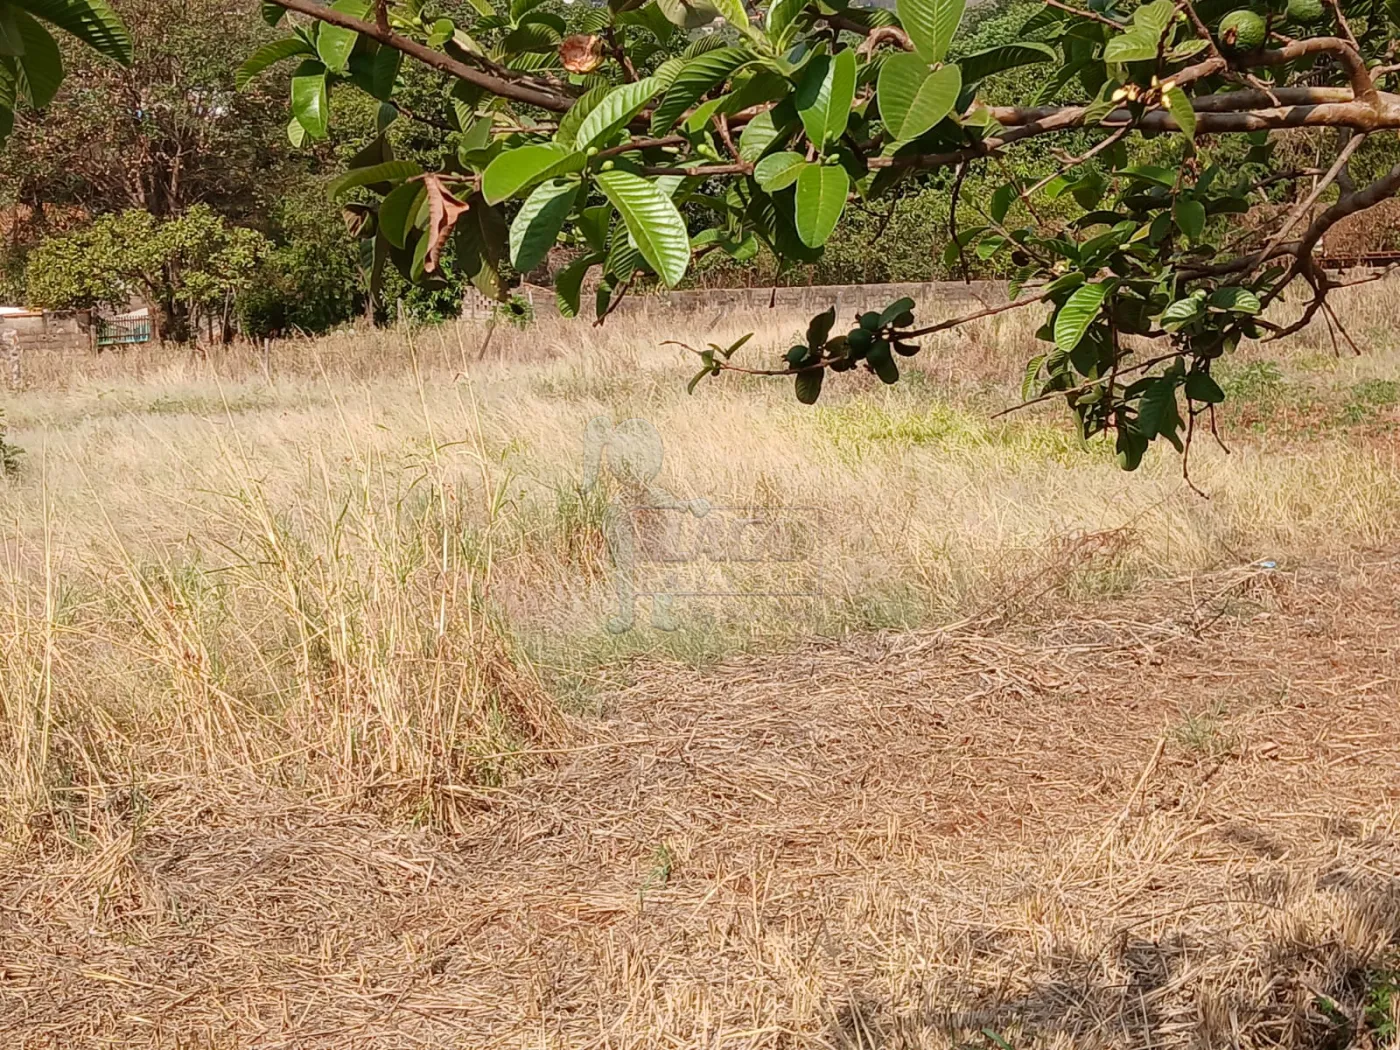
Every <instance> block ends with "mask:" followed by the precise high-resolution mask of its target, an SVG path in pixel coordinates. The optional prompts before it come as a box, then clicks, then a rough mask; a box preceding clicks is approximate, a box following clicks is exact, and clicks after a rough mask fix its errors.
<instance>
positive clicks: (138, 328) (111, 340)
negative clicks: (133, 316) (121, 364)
mask: <svg viewBox="0 0 1400 1050" xmlns="http://www.w3.org/2000/svg"><path fill="white" fill-rule="evenodd" d="M150 341H151V321H150V319H149V318H141V319H140V320H131V321H121V320H115V321H108V320H102V319H99V320H98V322H97V345H98V346H99V347H103V346H125V345H127V344H129V343H149V342H150Z"/></svg>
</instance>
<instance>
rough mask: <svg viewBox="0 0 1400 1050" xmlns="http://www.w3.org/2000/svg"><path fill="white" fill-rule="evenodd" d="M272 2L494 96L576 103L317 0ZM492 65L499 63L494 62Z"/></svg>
mask: <svg viewBox="0 0 1400 1050" xmlns="http://www.w3.org/2000/svg"><path fill="white" fill-rule="evenodd" d="M271 2H272V3H275V4H276V5H277V6H278V7H282V8H285V9H286V10H288V11H295V12H296V13H297V14H301V15H307V16H309V17H311V18H319V19H320V20H321V21H322V22H326V23H328V24H329V25H333V26H340V27H341V28H342V29H353V30H354V31H355V32H357V33H359V34H361V35H362V36H365V37H368V38H369V39H371V40H376V41H378V42H379V43H381V44H383V45H385V46H386V47H392V48H394V49H395V50H396V51H402V52H403V53H404V54H405V55H408V56H409V57H410V58H415V59H417V60H418V61H419V62H422V63H423V64H424V65H425V66H428V67H429V68H431V69H436V70H438V71H439V72H441V73H446V74H448V75H449V76H453V77H456V78H457V79H458V80H464V81H466V82H467V83H468V84H474V85H476V86H477V87H479V88H482V89H483V90H485V91H489V92H491V93H492V94H493V95H499V96H500V97H501V98H508V99H510V100H511V101H513V102H522V103H525V104H526V105H530V106H538V107H539V108H540V109H547V110H549V111H550V112H551V113H564V112H566V111H567V110H568V109H569V107H571V106H572V105H573V104H574V100H573V99H572V98H571V97H570V96H568V95H564V94H558V93H555V92H554V91H549V90H545V89H544V88H543V87H542V86H540V85H537V84H534V83H532V82H531V81H530V79H529V78H527V77H524V76H520V77H518V78H517V77H514V76H511V71H509V70H505V69H500V68H496V71H495V72H492V73H487V72H483V71H482V70H480V69H475V68H473V67H472V66H469V65H467V63H465V62H460V61H458V60H457V59H455V58H453V57H452V56H451V55H446V54H443V53H442V52H441V51H435V50H434V49H433V48H431V47H428V46H427V45H426V44H420V43H419V42H418V41H417V40H414V39H413V38H412V37H406V36H404V35H403V34H401V33H398V32H395V31H394V30H393V29H392V28H385V27H383V26H379V25H376V24H375V23H374V22H367V21H365V20H364V19H363V18H356V17H355V16H354V15H347V14H345V13H344V12H343V11H337V10H335V9H334V8H332V7H323V6H322V5H321V4H318V3H316V2H315V0H271ZM492 65H493V66H494V65H495V64H494V63H492Z"/></svg>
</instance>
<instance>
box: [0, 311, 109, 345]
mask: <svg viewBox="0 0 1400 1050" xmlns="http://www.w3.org/2000/svg"><path fill="white" fill-rule="evenodd" d="M0 329H9V330H10V331H12V332H15V333H17V335H18V336H19V346H20V350H21V351H22V352H24V353H73V352H74V351H87V350H90V349H92V338H91V336H90V335H89V332H88V329H87V328H86V327H85V326H84V325H83V324H81V323H80V321H79V318H78V315H76V314H51V313H32V314H17V315H10V316H0Z"/></svg>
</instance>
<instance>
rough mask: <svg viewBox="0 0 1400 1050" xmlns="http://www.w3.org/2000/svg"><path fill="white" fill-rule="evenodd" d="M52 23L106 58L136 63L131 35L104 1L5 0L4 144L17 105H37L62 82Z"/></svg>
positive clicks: (0, 95)
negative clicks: (134, 61)
mask: <svg viewBox="0 0 1400 1050" xmlns="http://www.w3.org/2000/svg"><path fill="white" fill-rule="evenodd" d="M50 27H52V28H55V29H61V30H63V31H64V33H67V34H70V35H71V36H73V37H74V38H76V39H77V40H79V41H81V42H82V43H83V44H85V45H86V46H87V47H89V48H91V49H92V50H94V51H96V52H97V53H98V54H99V55H102V56H103V57H104V58H107V59H111V60H113V61H116V62H119V63H121V64H123V65H130V64H131V38H130V36H129V35H128V34H127V31H126V27H125V26H124V25H123V24H122V21H121V19H120V18H118V17H117V15H116V13H115V12H114V11H113V10H112V9H111V8H110V7H109V6H108V5H107V4H106V2H105V0H6V2H5V3H4V5H3V6H0V146H3V145H4V144H5V141H6V140H7V139H8V138H9V136H10V133H11V132H12V131H13V130H14V126H15V105H16V103H17V102H18V101H19V100H20V99H23V100H24V101H25V102H27V103H28V104H29V105H31V106H33V107H34V108H36V109H42V108H43V107H45V106H47V105H48V104H49V102H51V101H52V100H53V97H54V95H55V93H57V91H58V88H59V85H60V84H62V83H63V57H62V55H61V53H60V51H59V45H58V41H57V40H55V39H54V36H53V33H52V32H51V31H50Z"/></svg>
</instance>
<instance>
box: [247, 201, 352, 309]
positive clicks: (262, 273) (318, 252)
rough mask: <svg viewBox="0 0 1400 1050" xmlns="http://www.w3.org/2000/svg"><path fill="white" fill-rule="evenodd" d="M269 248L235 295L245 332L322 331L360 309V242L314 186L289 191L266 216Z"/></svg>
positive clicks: (274, 202)
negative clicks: (248, 282) (250, 279)
mask: <svg viewBox="0 0 1400 1050" xmlns="http://www.w3.org/2000/svg"><path fill="white" fill-rule="evenodd" d="M266 222H267V227H268V231H269V232H268V239H269V242H270V244H269V247H268V250H267V251H266V253H265V254H264V255H263V258H262V262H261V264H260V266H259V269H258V275H257V278H256V279H255V280H254V281H253V282H252V284H251V286H250V287H248V288H247V289H246V290H245V291H244V292H243V293H242V294H241V295H240V296H239V297H238V311H239V317H240V320H241V323H242V327H243V330H244V332H245V333H247V334H248V335H252V336H264V335H274V334H280V333H284V332H292V331H303V332H324V331H326V330H327V329H330V328H333V327H335V326H336V325H340V324H344V323H345V322H346V321H349V320H351V319H353V318H354V317H355V316H356V315H357V313H358V312H359V311H360V310H361V309H362V304H363V302H364V296H363V292H362V286H363V283H364V282H363V275H362V273H361V271H360V265H359V262H360V260H359V243H358V242H357V241H356V240H355V239H354V238H353V237H351V236H350V234H349V232H348V231H347V230H346V228H345V224H344V223H343V222H342V221H341V216H340V213H339V210H338V209H337V208H335V207H334V206H333V205H332V204H331V203H330V202H329V201H327V200H326V198H325V193H324V192H323V190H322V189H321V187H320V186H318V185H314V184H313V185H308V186H306V187H304V188H302V189H300V190H298V191H295V192H288V193H286V194H285V195H284V196H282V197H280V198H279V199H277V200H275V201H273V202H272V205H271V208H270V210H269V214H268V215H267V216H266Z"/></svg>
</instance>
